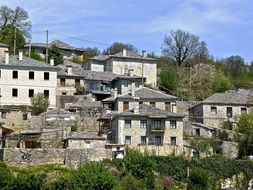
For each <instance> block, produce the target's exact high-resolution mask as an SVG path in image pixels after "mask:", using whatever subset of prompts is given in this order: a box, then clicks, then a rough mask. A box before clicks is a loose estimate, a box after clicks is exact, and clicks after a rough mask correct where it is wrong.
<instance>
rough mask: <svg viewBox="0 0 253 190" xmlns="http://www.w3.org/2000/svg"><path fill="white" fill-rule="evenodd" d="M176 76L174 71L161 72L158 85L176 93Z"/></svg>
mask: <svg viewBox="0 0 253 190" xmlns="http://www.w3.org/2000/svg"><path fill="white" fill-rule="evenodd" d="M178 83H179V82H178V76H177V71H176V70H170V71H168V70H167V71H166V70H162V71H161V72H160V85H161V86H163V87H165V88H167V89H169V90H171V91H176V90H177V87H178V85H179V84H178Z"/></svg>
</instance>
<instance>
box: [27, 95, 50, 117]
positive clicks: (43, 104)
mask: <svg viewBox="0 0 253 190" xmlns="http://www.w3.org/2000/svg"><path fill="white" fill-rule="evenodd" d="M31 104H32V110H33V114H34V115H39V114H41V113H43V112H45V111H46V110H47V108H48V106H49V104H50V103H49V99H48V97H45V96H44V94H42V93H38V94H36V95H35V96H34V97H32V98H31Z"/></svg>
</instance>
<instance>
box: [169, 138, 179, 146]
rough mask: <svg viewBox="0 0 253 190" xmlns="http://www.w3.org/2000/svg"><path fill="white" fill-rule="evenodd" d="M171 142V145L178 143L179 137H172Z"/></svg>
mask: <svg viewBox="0 0 253 190" xmlns="http://www.w3.org/2000/svg"><path fill="white" fill-rule="evenodd" d="M170 144H171V145H177V138H176V137H170Z"/></svg>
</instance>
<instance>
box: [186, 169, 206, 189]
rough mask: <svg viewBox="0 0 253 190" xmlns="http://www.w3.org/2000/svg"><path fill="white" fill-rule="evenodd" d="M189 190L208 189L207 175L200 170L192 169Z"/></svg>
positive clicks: (204, 171)
mask: <svg viewBox="0 0 253 190" xmlns="http://www.w3.org/2000/svg"><path fill="white" fill-rule="evenodd" d="M187 189H189V190H207V189H210V182H209V174H208V172H207V170H204V169H202V168H194V169H192V171H191V172H190V176H189V184H188V188H187Z"/></svg>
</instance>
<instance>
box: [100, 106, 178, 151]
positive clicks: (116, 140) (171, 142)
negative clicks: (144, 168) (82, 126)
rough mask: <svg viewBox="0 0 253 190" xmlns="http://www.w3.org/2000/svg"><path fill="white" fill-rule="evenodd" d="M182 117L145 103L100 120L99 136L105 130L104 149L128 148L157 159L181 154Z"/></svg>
mask: <svg viewBox="0 0 253 190" xmlns="http://www.w3.org/2000/svg"><path fill="white" fill-rule="evenodd" d="M182 119H183V117H182V116H181V115H179V114H177V113H173V112H168V111H165V110H161V109H158V108H155V107H153V106H151V105H147V104H145V103H143V104H141V105H137V106H135V107H134V108H132V109H129V110H128V111H124V112H119V113H107V114H105V115H104V116H102V117H101V118H100V122H101V125H100V129H101V130H102V132H101V133H103V132H105V130H104V126H107V127H108V126H109V128H108V131H106V132H107V146H108V145H109V144H111V145H112V146H113V145H116V146H117V145H118V146H122V145H125V146H129V147H134V148H138V149H140V150H141V151H144V150H145V149H147V150H149V151H152V152H153V153H156V154H157V155H168V154H171V153H175V154H181V153H182V152H183V120H182Z"/></svg>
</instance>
